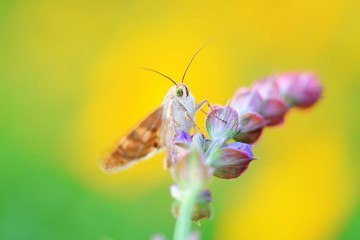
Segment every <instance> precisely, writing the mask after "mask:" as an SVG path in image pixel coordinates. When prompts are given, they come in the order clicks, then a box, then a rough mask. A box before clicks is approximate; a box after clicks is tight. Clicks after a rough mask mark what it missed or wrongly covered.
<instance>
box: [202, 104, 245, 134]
mask: <svg viewBox="0 0 360 240" xmlns="http://www.w3.org/2000/svg"><path fill="white" fill-rule="evenodd" d="M205 125H206V130H207V132H208V133H209V136H210V138H212V139H219V138H223V137H226V139H227V140H229V139H231V138H232V137H233V136H234V135H235V134H236V133H237V131H238V129H239V127H240V123H239V115H238V113H237V112H236V110H235V109H234V108H232V107H230V106H229V104H227V105H226V107H219V108H215V109H213V111H211V112H210V113H209V114H208V115H207V117H206V122H205Z"/></svg>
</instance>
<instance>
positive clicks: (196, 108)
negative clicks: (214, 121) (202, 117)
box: [195, 99, 213, 112]
mask: <svg viewBox="0 0 360 240" xmlns="http://www.w3.org/2000/svg"><path fill="white" fill-rule="evenodd" d="M205 104H207V105H208V107H209V108H210V110H211V111H212V110H213V108H212V106H211V105H210V103H209V101H208V100H207V99H204V100H202V101H201V102H200V103H199V104H198V105H196V107H195V111H196V112H197V111H199V110H201V108H202V107H203V106H204V105H205ZM202 111H203V110H202Z"/></svg>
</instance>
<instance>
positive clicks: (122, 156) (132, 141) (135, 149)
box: [102, 106, 163, 172]
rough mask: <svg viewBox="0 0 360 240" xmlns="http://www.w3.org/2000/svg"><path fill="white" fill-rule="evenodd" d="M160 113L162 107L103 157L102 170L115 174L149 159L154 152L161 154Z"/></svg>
mask: <svg viewBox="0 0 360 240" xmlns="http://www.w3.org/2000/svg"><path fill="white" fill-rule="evenodd" d="M162 112H163V107H162V106H160V107H159V108H158V109H156V110H155V111H154V112H152V113H151V114H150V115H149V116H148V117H147V118H146V119H145V120H144V121H142V122H141V123H140V124H139V125H138V126H137V127H136V128H135V129H134V130H132V132H131V133H130V134H129V135H128V136H126V137H125V138H123V139H122V140H121V141H120V144H118V146H117V147H116V149H115V150H114V151H112V152H111V153H110V155H107V156H106V157H105V159H104V161H103V163H102V167H103V170H104V171H106V172H117V171H119V170H123V169H126V168H128V167H129V166H131V165H132V164H134V163H137V162H138V161H140V160H144V159H147V158H149V157H151V156H152V155H153V154H154V153H155V152H161V151H162V150H163V143H162V141H161V136H160V134H161V133H160V132H161V122H162Z"/></svg>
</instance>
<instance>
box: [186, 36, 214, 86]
mask: <svg viewBox="0 0 360 240" xmlns="http://www.w3.org/2000/svg"><path fill="white" fill-rule="evenodd" d="M213 39H214V37H213V38H212V39H210V40H209V41H208V42H207V43H205V44H204V45H203V46H202V47H201V48H199V50H197V52H196V53H195V54H194V56H193V57H192V58H191V60H190V63H189V65H188V66H187V68H186V70H185V72H184V75H183V77H182V79H181V83H184V78H185V75H186V72H187V70H188V69H189V67H190V65H191V63H192V61H193V60H194V58H195V56H196V54H198V53H199V52H200V50H201V49H203V48H204V47H205V46H206V45H208V44H209V43H210V42H211V41H212V40H213Z"/></svg>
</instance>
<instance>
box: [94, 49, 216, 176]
mask: <svg viewBox="0 0 360 240" xmlns="http://www.w3.org/2000/svg"><path fill="white" fill-rule="evenodd" d="M208 43H209V42H208ZM208 43H206V44H205V45H204V46H202V47H201V48H200V49H199V50H198V51H197V52H196V53H195V54H194V56H193V57H192V59H191V60H190V63H189V65H188V66H187V68H186V70H185V73H184V75H183V77H182V80H181V82H179V83H176V82H175V81H174V80H172V79H171V78H170V77H168V76H166V75H164V74H162V73H160V72H158V71H155V70H152V69H146V68H144V70H149V71H153V72H156V73H158V74H160V75H162V76H164V77H166V78H168V79H169V80H170V81H172V82H173V83H174V84H175V86H173V87H171V88H170V89H169V91H168V92H167V94H166V96H165V98H164V100H163V102H162V104H161V106H160V107H159V108H157V109H156V110H155V111H154V112H152V113H151V114H150V115H149V116H147V117H146V118H145V120H143V121H142V122H141V123H140V124H139V125H138V126H137V127H135V129H133V130H132V131H131V132H130V134H129V135H127V136H126V137H124V138H123V139H122V140H121V141H120V142H119V143H118V144H117V146H116V149H115V150H113V151H111V152H110V154H108V155H107V156H105V157H104V159H102V161H101V162H102V163H101V165H102V166H101V167H102V169H103V170H104V171H105V172H117V171H121V170H124V169H127V168H128V167H130V166H131V165H133V164H135V163H137V162H139V161H140V160H145V159H148V158H150V157H151V156H152V155H153V154H155V153H160V152H162V151H163V150H164V149H165V150H166V156H165V160H164V167H165V168H169V167H170V166H171V165H172V164H173V160H172V155H171V149H172V141H173V139H174V137H175V136H176V135H178V134H179V133H180V132H182V131H184V132H189V131H190V129H191V128H194V131H195V132H196V128H198V126H197V125H196V123H195V114H196V112H198V111H199V110H201V108H202V107H203V106H204V105H205V104H207V105H208V106H209V108H210V109H212V107H211V105H210V103H209V101H208V100H206V99H205V100H203V101H201V102H200V103H198V104H197V103H196V101H195V98H194V96H193V95H192V94H191V92H190V89H189V87H188V86H187V85H186V84H184V83H183V82H184V78H185V75H186V73H187V71H188V69H189V66H190V65H191V63H192V61H193V60H194V58H195V56H196V55H197V54H198V53H199V51H200V50H201V49H202V48H204V47H205V46H206V45H207V44H208ZM202 111H203V110H202ZM204 112H205V111H204ZM205 113H206V112H205ZM198 129H200V128H198ZM200 131H201V130H200Z"/></svg>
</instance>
